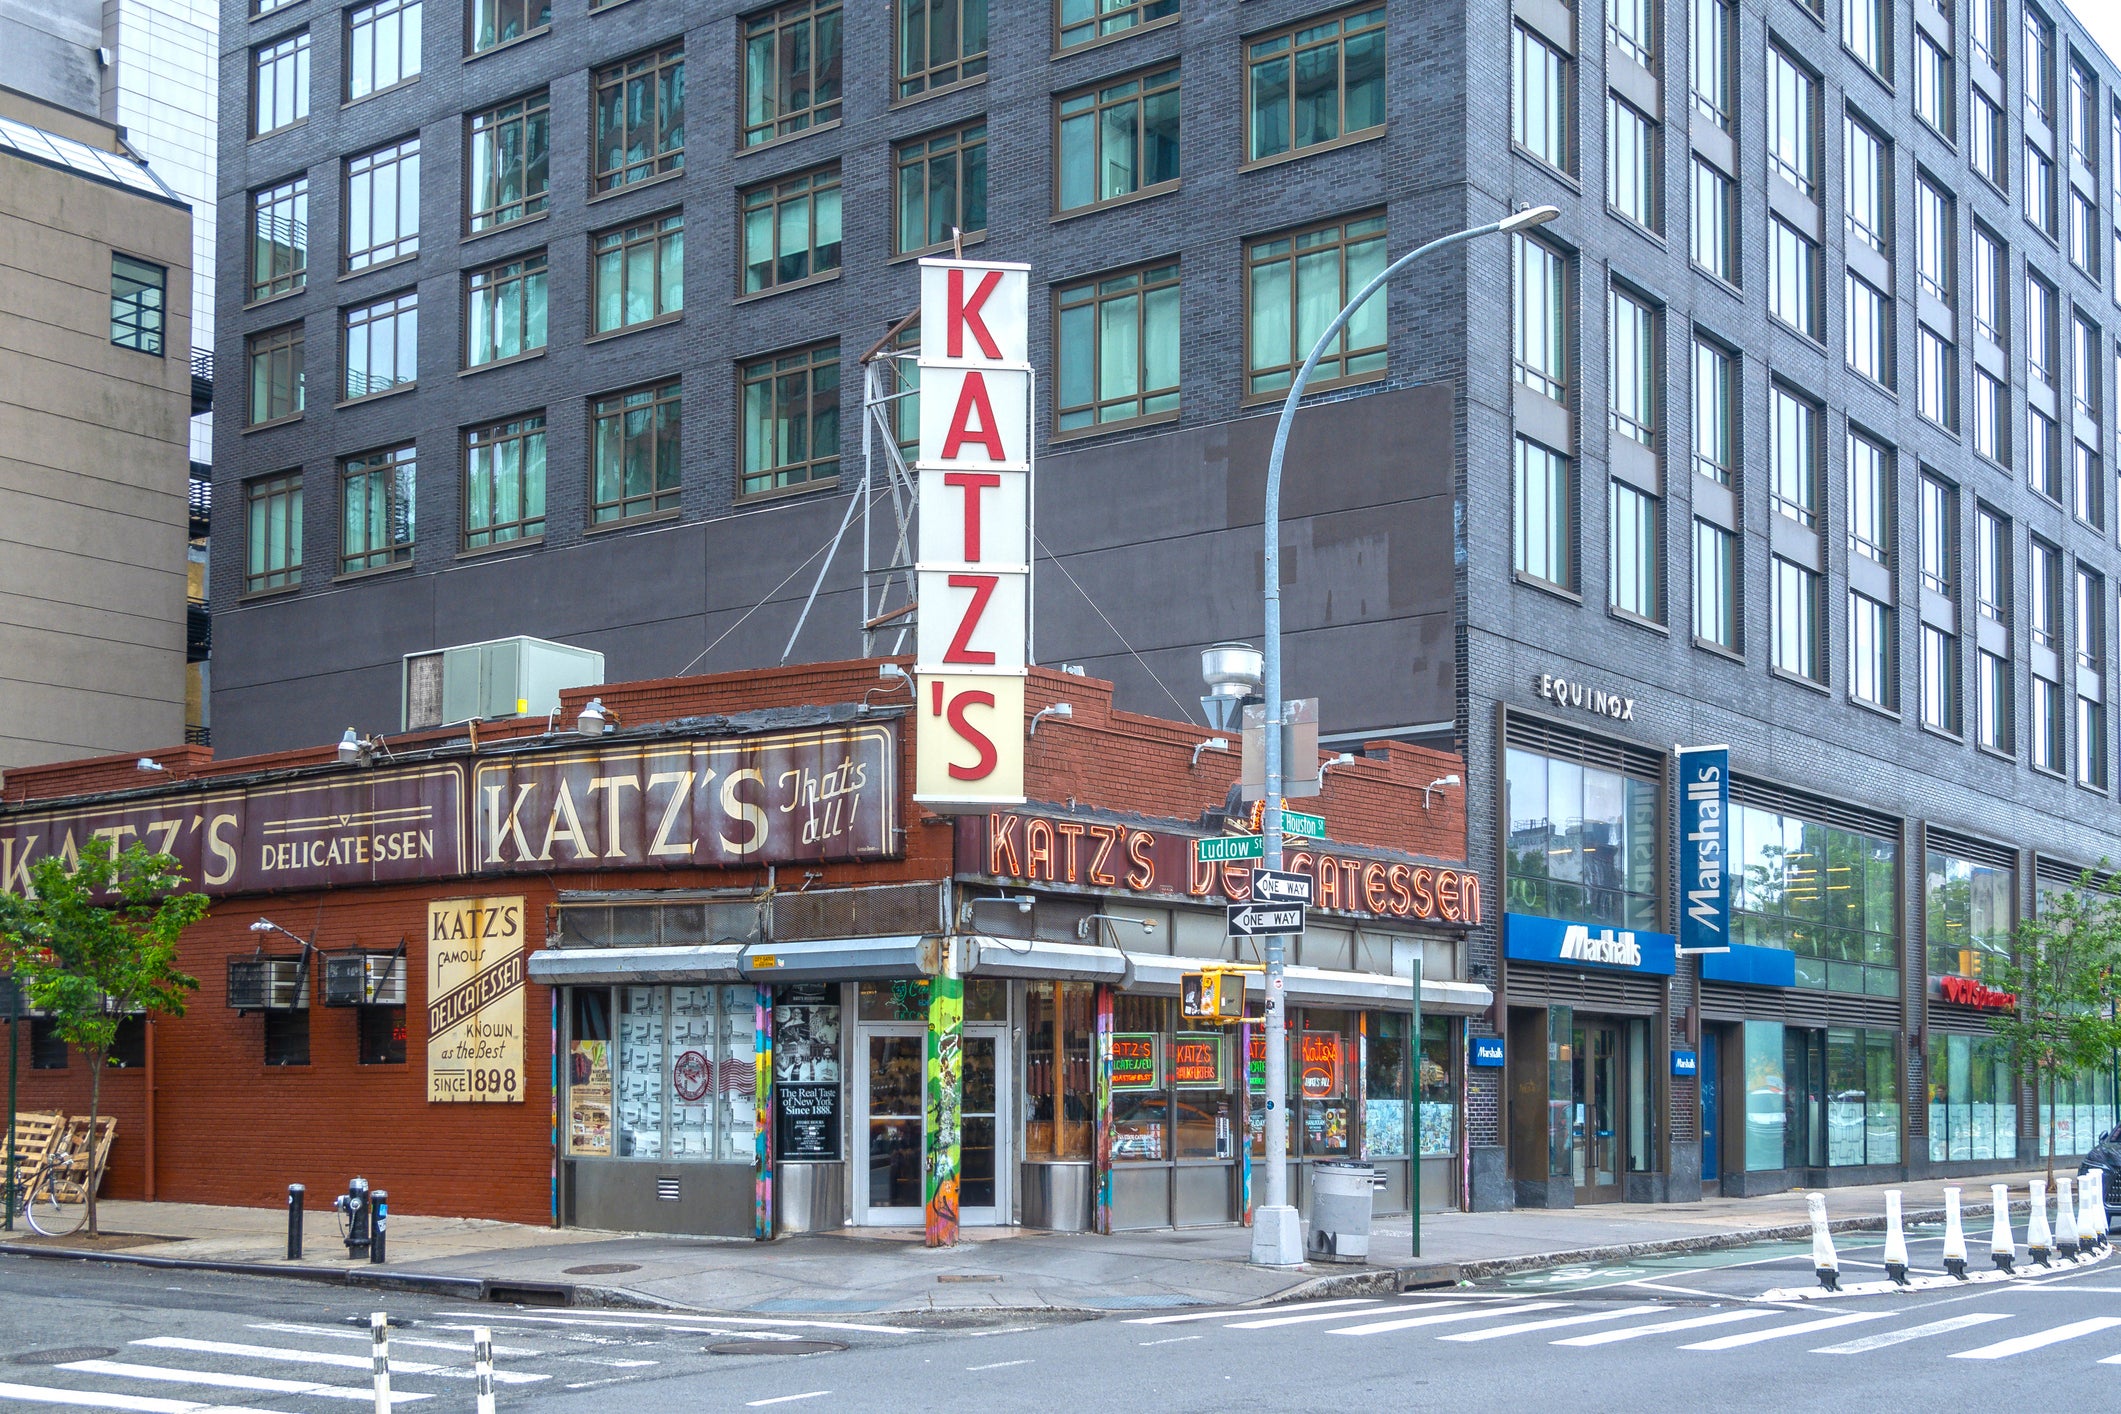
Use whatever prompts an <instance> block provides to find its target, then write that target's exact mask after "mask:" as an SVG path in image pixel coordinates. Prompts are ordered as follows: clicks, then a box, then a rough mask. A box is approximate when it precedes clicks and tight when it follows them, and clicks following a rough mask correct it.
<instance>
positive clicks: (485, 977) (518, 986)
mask: <svg viewBox="0 0 2121 1414" xmlns="http://www.w3.org/2000/svg"><path fill="white" fill-rule="evenodd" d="M523 956H524V955H523V900H522V898H521V897H520V896H518V897H515V898H465V899H449V900H447V901H445V902H441V903H430V904H429V905H427V1100H428V1103H429V1104H452V1103H453V1104H487V1105H492V1104H513V1103H517V1102H519V1101H521V1100H522V1098H523V1088H524V1086H523Z"/></svg>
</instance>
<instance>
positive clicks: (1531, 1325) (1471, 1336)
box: [1436, 1306, 1672, 1341]
mask: <svg viewBox="0 0 2121 1414" xmlns="http://www.w3.org/2000/svg"><path fill="white" fill-rule="evenodd" d="M1671 1309H1672V1308H1671V1307H1669V1306H1620V1307H1616V1308H1615V1309H1613V1310H1611V1311H1593V1312H1591V1313H1590V1314H1589V1315H1587V1316H1549V1317H1547V1318H1546V1319H1545V1320H1543V1321H1519V1322H1517V1323H1516V1324H1515V1325H1508V1326H1489V1327H1488V1328H1486V1329H1485V1330H1477V1331H1453V1332H1451V1333H1450V1334H1449V1335H1440V1336H1438V1337H1436V1338H1437V1339H1438V1340H1467V1341H1471V1340H1494V1339H1497V1338H1498V1337H1500V1336H1506V1335H1524V1334H1527V1333H1528V1332H1531V1331H1551V1330H1559V1329H1560V1328H1561V1327H1563V1326H1588V1325H1592V1324H1595V1323H1596V1322H1599V1321H1617V1320H1619V1319H1620V1318H1621V1317H1622V1316H1648V1315H1652V1314H1654V1313H1656V1312H1658V1311H1669V1310H1671Z"/></svg>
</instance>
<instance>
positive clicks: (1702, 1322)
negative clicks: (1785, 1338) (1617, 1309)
mask: <svg viewBox="0 0 2121 1414" xmlns="http://www.w3.org/2000/svg"><path fill="white" fill-rule="evenodd" d="M1766 1314H1767V1312H1765V1311H1718V1312H1717V1313H1716V1314H1714V1315H1713V1316H1689V1317H1688V1318H1687V1319H1685V1320H1683V1321H1657V1322H1655V1323H1653V1324H1651V1325H1647V1326H1629V1327H1628V1328H1627V1329H1626V1330H1619V1331H1592V1332H1591V1333H1590V1334H1589V1335H1572V1336H1569V1337H1567V1338H1566V1339H1563V1340H1557V1341H1555V1342H1554V1344H1556V1345H1611V1344H1612V1343H1613V1342H1614V1341H1616V1340H1633V1339H1634V1338H1635V1337H1637V1336H1640V1335H1663V1334H1664V1333H1665V1332H1667V1331H1690V1330H1696V1329H1698V1328H1700V1327H1702V1326H1727V1325H1729V1324H1730V1323H1731V1322H1733V1321H1751V1320H1755V1319H1757V1318H1759V1317H1761V1316H1765V1315H1766Z"/></svg>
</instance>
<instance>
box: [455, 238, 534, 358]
mask: <svg viewBox="0 0 2121 1414" xmlns="http://www.w3.org/2000/svg"><path fill="white" fill-rule="evenodd" d="M464 325H465V329H464V365H465V367H467V368H479V367H482V366H484V365H486V364H489V363H499V362H500V361H502V360H503V359H510V358H521V357H522V356H523V355H525V354H528V353H535V352H537V351H538V350H539V349H542V348H544V347H545V252H544V251H542V250H540V251H533V252H532V253H530V254H529V255H526V256H524V257H522V258H521V259H520V260H509V261H504V262H502V263H501V264H499V265H489V266H487V267H486V268H485V269H483V270H474V271H472V272H471V273H470V274H469V275H467V276H466V277H465V278H464Z"/></svg>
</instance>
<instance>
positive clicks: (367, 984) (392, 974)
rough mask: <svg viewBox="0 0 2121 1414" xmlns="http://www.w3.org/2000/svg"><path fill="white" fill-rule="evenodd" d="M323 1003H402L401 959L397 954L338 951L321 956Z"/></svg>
mask: <svg viewBox="0 0 2121 1414" xmlns="http://www.w3.org/2000/svg"><path fill="white" fill-rule="evenodd" d="M324 1005H326V1006H403V1005H405V959H404V958H403V957H402V956H401V955H399V954H397V953H388V952H357V953H339V954H337V955H335V956H332V957H327V958H325V959H324Z"/></svg>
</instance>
